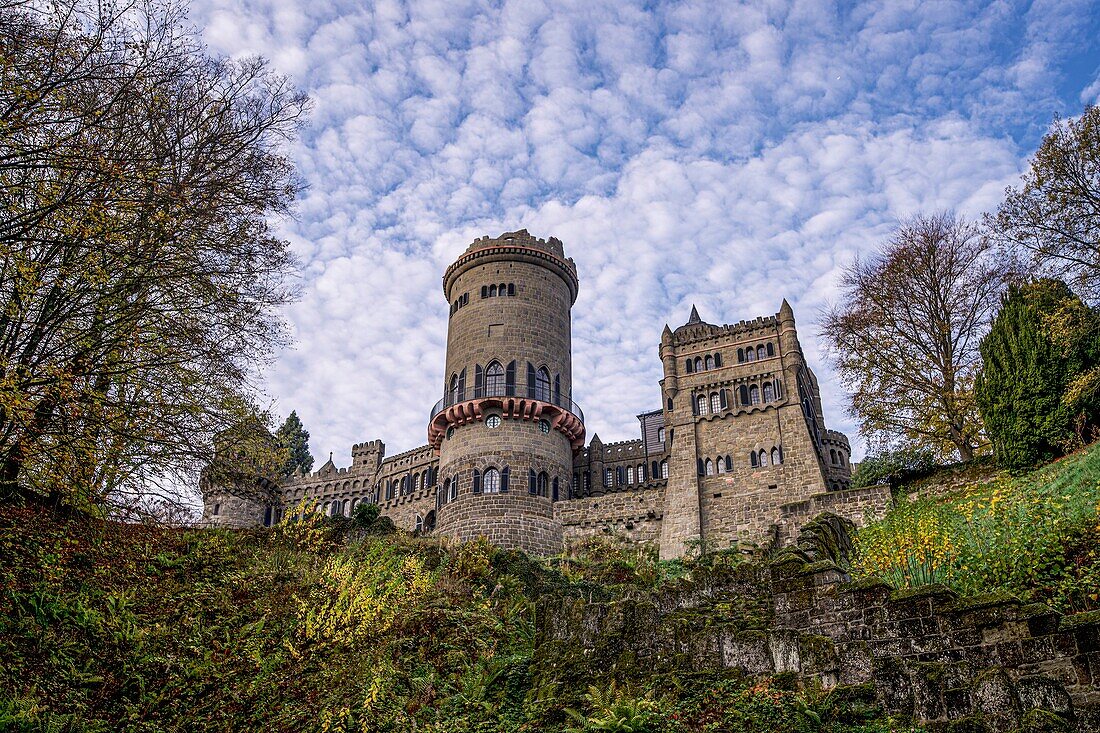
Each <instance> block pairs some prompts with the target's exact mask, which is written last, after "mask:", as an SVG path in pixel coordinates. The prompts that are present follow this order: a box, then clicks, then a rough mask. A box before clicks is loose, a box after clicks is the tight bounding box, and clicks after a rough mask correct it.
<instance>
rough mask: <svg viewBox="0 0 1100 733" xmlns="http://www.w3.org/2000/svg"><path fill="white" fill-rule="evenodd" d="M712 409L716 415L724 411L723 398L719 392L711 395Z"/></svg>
mask: <svg viewBox="0 0 1100 733" xmlns="http://www.w3.org/2000/svg"><path fill="white" fill-rule="evenodd" d="M710 411H711V412H713V413H714V414H715V415H717V414H718V413H719V412H721V411H722V398H721V396H719V394H718V393H717V392H714V393H713V394H711V396H710Z"/></svg>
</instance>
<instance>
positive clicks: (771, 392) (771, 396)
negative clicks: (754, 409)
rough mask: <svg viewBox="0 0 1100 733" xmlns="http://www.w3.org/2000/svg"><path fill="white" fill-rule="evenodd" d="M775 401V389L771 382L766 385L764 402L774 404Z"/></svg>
mask: <svg viewBox="0 0 1100 733" xmlns="http://www.w3.org/2000/svg"><path fill="white" fill-rule="evenodd" d="M773 400H775V388H774V387H772V385H771V382H765V383H764V402H772V401H773Z"/></svg>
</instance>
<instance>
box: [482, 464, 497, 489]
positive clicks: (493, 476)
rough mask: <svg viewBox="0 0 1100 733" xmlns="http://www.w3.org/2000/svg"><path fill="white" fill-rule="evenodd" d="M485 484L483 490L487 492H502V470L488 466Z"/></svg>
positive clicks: (484, 479)
mask: <svg viewBox="0 0 1100 733" xmlns="http://www.w3.org/2000/svg"><path fill="white" fill-rule="evenodd" d="M483 481H484V484H483V488H482V491H484V492H485V493H486V494H499V493H500V472H499V471H497V470H496V469H495V468H486V469H485V476H484V478H483Z"/></svg>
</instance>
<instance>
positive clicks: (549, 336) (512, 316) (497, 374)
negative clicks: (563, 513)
mask: <svg viewBox="0 0 1100 733" xmlns="http://www.w3.org/2000/svg"><path fill="white" fill-rule="evenodd" d="M443 290H444V293H445V294H446V296H447V300H448V302H449V303H450V304H451V317H450V324H449V327H448V331H447V362H446V372H445V374H444V398H443V400H442V401H441V403H440V404H439V405H437V408H436V409H435V410H433V414H432V417H431V422H430V424H429V428H428V437H429V444H431V445H433V446H436V447H437V448H438V450H439V479H438V500H437V516H438V520H437V525H436V531H437V533H439V534H440V535H443V536H448V537H453V538H455V539H457V540H468V539H473V538H475V537H478V536H481V535H484V536H486V537H488V538H489V539H490V540H492V541H493V542H494V543H496V544H499V545H501V546H503V547H508V548H520V549H523V550H527V551H529V552H536V553H540V554H547V553H552V552H559V551H560V550H561V547H562V529H561V523H560V522H558V521H557V520H556V519H555V518H554V508H553V502H554V501H557V500H558V499H559V498H565V496H566V495H567V492H568V487H569V481H570V479H571V476H572V469H573V452H574V450H577V449H579V448H580V447H581V446H582V445H583V442H584V426H583V422H582V421H581V418H580V416H579V415H577V414H576V413H579V412H580V410H579V409H578V408H576V407H575V406H574V405H573V404H572V401H571V399H570V395H571V389H572V358H571V351H570V349H571V334H570V315H569V309H570V307H571V306H572V304H573V301H574V300H575V299H576V294H577V277H576V269H575V267H574V266H573V263H572V261H571V260H567V259H565V256H564V252H563V250H562V246H561V243H560V242H559V241H557V240H556V239H550V240H549V241H545V240H541V239H536V238H534V237H532V236H530V235H528V234H527V233H526V232H514V233H509V234H504V235H501V236H500V237H497V238H496V239H488V238H484V239H479V240H477V241H475V242H474V243H473V244H472V245H471V246H470V247H469V248H468V249H467V250H466V252H465V253H464V254H463V255H462V256H461V257H459V259H458V260H457V261H456V262H455V263H454V264H453V265H451V267H449V268H448V269H447V272H446V274H445V275H444V277H443ZM490 476H492V478H491V479H490Z"/></svg>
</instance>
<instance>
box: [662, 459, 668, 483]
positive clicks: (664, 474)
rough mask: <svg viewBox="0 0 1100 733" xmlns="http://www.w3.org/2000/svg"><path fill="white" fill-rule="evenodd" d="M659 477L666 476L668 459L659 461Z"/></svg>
mask: <svg viewBox="0 0 1100 733" xmlns="http://www.w3.org/2000/svg"><path fill="white" fill-rule="evenodd" d="M661 478H668V459H667V458H666V459H665V460H663V461H661Z"/></svg>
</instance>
